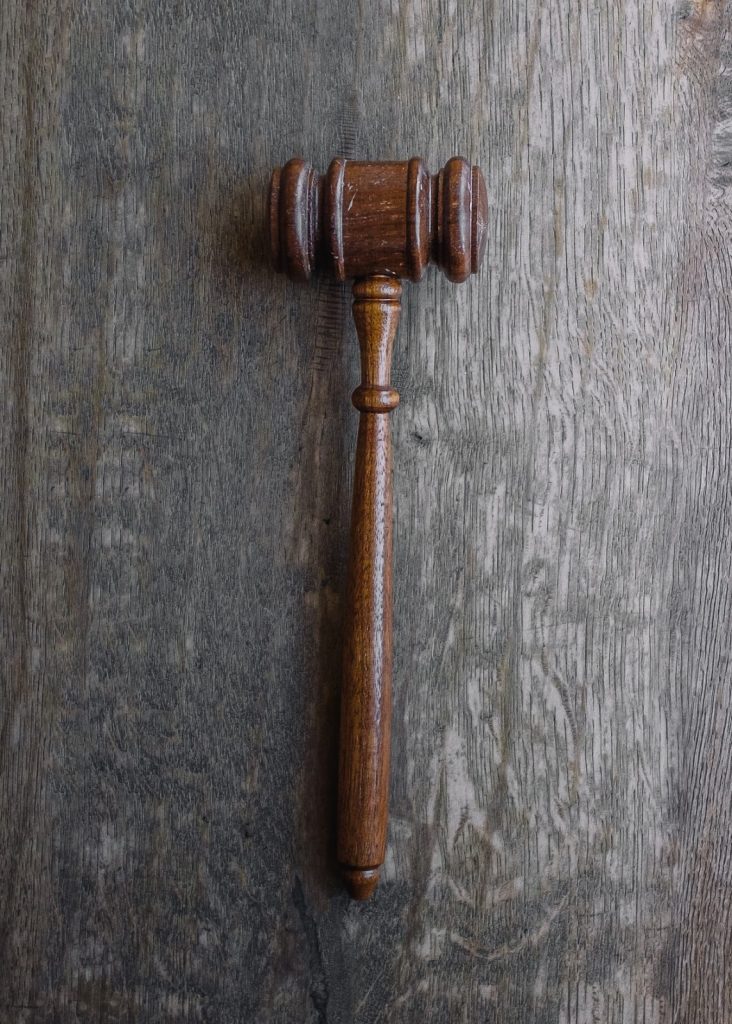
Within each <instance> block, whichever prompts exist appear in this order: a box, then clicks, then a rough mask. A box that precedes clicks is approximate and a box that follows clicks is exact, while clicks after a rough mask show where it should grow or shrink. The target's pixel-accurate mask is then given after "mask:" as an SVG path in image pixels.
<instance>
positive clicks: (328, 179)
mask: <svg viewBox="0 0 732 1024" xmlns="http://www.w3.org/2000/svg"><path fill="white" fill-rule="evenodd" d="M487 209H488V196H487V192H486V187H485V181H484V179H483V175H482V174H481V172H480V168H478V167H471V166H470V164H469V163H468V162H467V161H466V160H463V159H462V157H457V156H456V157H453V158H452V159H451V160H448V162H447V163H446V164H445V166H444V167H443V169H442V170H441V171H440V172H439V173H438V174H435V175H430V174H429V173H428V172H427V169H426V168H425V166H424V164H423V163H422V161H421V160H420V159H419V158H417V157H414V158H413V159H411V160H405V161H402V162H395V163H366V162H363V161H358V160H344V159H340V158H338V159H336V160H333V162H332V163H331V165H330V167H329V168H328V171H327V173H326V174H324V175H320V174H318V173H317V172H316V171H315V170H314V169H313V168H312V166H311V165H310V164H308V163H306V162H305V161H304V160H300V159H294V160H290V161H288V163H286V164H285V165H284V167H281V168H277V169H276V170H275V171H274V173H273V174H272V181H271V184H270V191H269V212H268V218H269V233H270V246H271V250H272V259H273V261H274V265H275V267H276V269H277V270H279V271H281V272H282V273H285V274H287V276H288V277H290V278H292V279H293V280H296V281H307V280H308V278H309V277H310V276H311V275H312V274H313V273H315V272H323V273H326V274H330V275H331V276H333V277H335V278H336V279H337V280H339V281H344V280H345V279H346V278H349V277H367V276H369V275H372V274H394V275H395V276H396V277H407V278H409V279H411V280H412V281H419V280H420V278H421V277H422V275H423V274H424V271H425V268H426V267H427V264H428V263H430V262H434V263H436V264H437V266H438V267H440V268H441V269H442V270H443V271H444V272H445V274H446V275H447V277H448V278H449V279H450V280H451V281H465V280H466V279H467V278H468V277H470V275H471V274H474V273H475V272H476V271H477V269H478V266H479V264H480V261H481V258H482V256H483V252H484V250H485V243H486V218H487Z"/></svg>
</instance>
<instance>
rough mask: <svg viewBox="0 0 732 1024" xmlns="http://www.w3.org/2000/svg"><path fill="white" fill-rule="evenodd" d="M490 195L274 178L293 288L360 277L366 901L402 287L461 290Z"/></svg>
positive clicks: (354, 560) (306, 169)
mask: <svg viewBox="0 0 732 1024" xmlns="http://www.w3.org/2000/svg"><path fill="white" fill-rule="evenodd" d="M487 206H488V199H487V193H486V187H485V181H484V180H483V175H482V174H481V172H480V170H479V168H477V167H471V166H470V164H468V163H467V161H465V160H463V159H462V158H461V157H453V158H452V159H451V160H448V162H447V163H446V164H445V166H444V168H443V169H442V170H441V171H440V172H439V174H436V175H434V176H431V175H430V174H428V172H427V170H426V168H425V166H424V164H423V163H422V161H421V160H419V159H417V158H414V159H412V160H408V161H403V162H397V163H365V162H361V161H356V160H344V159H336V160H333V162H332V163H331V165H330V167H329V168H328V171H327V173H326V174H325V175H322V176H321V175H319V174H317V173H316V171H314V170H313V168H312V167H311V166H310V164H308V163H306V162H305V161H304V160H299V159H295V160H290V161H289V162H288V163H286V164H285V165H284V167H282V168H277V169H276V170H275V171H274V173H273V174H272V181H271V184H270V192H269V210H268V218H269V232H270V244H271V249H272V258H273V261H274V265H275V267H276V269H277V270H279V271H282V272H283V273H285V274H287V275H288V277H291V278H292V279H293V280H295V281H307V280H308V278H309V277H310V276H311V275H312V274H313V273H314V272H324V273H327V274H329V275H331V276H333V277H335V278H336V279H337V280H338V281H344V280H346V278H355V279H356V280H355V282H354V285H353V297H354V298H353V318H354V320H355V322H356V332H357V334H358V340H359V345H360V349H361V383H360V384H359V386H358V387H357V388H356V390H355V391H354V393H353V404H354V405H355V407H356V408H357V409H358V410H359V412H360V414H361V415H360V418H359V427H358V442H357V446H356V468H355V476H354V482H353V507H352V513H351V548H350V556H349V564H348V589H347V599H346V611H345V620H344V643H343V687H342V695H341V731H340V762H339V785H338V861H339V864H340V868H341V872H342V874H343V878H344V880H345V883H346V885H347V887H348V890H349V892H350V893H351V895H352V896H353V897H354V898H355V899H358V900H364V899H367V897H368V896H370V895H371V893H372V892H373V891H374V889H375V888H376V885H377V883H378V880H379V870H380V868H381V865H382V864H383V863H384V855H385V851H386V832H387V820H388V797H389V751H390V739H391V664H392V628H391V619H392V484H391V475H392V474H391V462H392V455H391V430H390V426H389V413H390V412H391V411H392V410H393V409H395V408H396V406H397V405H398V404H399V395H398V393H397V392H396V391H395V390H394V388H393V387H392V386H391V383H390V376H391V358H392V350H393V347H394V337H395V335H396V330H397V325H398V323H399V313H400V310H401V295H402V286H401V282H400V278H402V277H408V278H409V279H410V280H412V281H419V280H420V278H421V277H422V275H423V273H424V271H425V268H426V267H427V264H428V263H430V261H432V262H434V263H436V264H437V265H438V266H439V267H441V268H442V270H443V271H444V272H445V274H446V275H447V277H448V278H449V279H450V280H451V281H465V280H466V279H467V278H468V277H469V276H470V275H471V274H474V273H475V272H476V271H477V269H478V266H479V264H480V261H481V258H482V256H483V250H484V249H485V242H486V215H487Z"/></svg>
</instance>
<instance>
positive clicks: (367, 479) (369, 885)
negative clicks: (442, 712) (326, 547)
mask: <svg viewBox="0 0 732 1024" xmlns="http://www.w3.org/2000/svg"><path fill="white" fill-rule="evenodd" d="M401 295H402V286H401V284H400V283H399V281H398V280H397V279H396V278H394V277H387V276H373V277H368V278H365V279H363V280H361V281H357V282H356V283H355V284H354V286H353V318H354V320H355V322H356V331H357V334H358V341H359V347H360V351H361V383H360V385H359V386H358V387H357V388H356V390H355V391H354V393H353V404H354V406H355V407H356V408H357V409H358V410H359V413H360V419H359V427H358V442H357V445H356V465H355V469H354V478H353V507H352V511H351V541H350V554H349V563H348V589H347V592H346V607H345V618H344V638H343V686H342V693H341V729H340V765H339V777H338V860H339V862H340V865H341V872H342V874H343V877H344V879H345V881H346V884H347V886H348V889H349V892H350V893H351V895H352V896H354V897H355V898H356V899H366V898H367V897H368V896H369V895H371V893H372V892H373V890H374V888H375V887H376V884H377V882H378V879H379V871H380V868H381V865H382V864H383V862H384V854H385V852H386V833H387V822H388V800H389V752H390V743H391V668H392V529H393V528H392V450H391V427H390V425H389V414H390V413H391V412H392V410H393V409H395V408H396V407H397V405H398V404H399V395H398V393H397V392H396V391H395V390H394V388H392V386H391V361H392V353H393V350H394V338H395V336H396V331H397V326H398V324H399V313H400V309H401Z"/></svg>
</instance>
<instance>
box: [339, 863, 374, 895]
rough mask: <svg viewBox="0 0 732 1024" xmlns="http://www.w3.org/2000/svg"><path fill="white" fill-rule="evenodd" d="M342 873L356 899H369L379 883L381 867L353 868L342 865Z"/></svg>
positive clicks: (349, 890)
mask: <svg viewBox="0 0 732 1024" xmlns="http://www.w3.org/2000/svg"><path fill="white" fill-rule="evenodd" d="M341 874H342V875H343V881H344V882H345V884H346V888H347V889H348V892H349V894H350V895H351V898H352V899H354V900H367V899H368V898H369V896H370V895H371V893H372V892H373V891H374V889H375V888H376V886H377V885H378V884H379V868H352V867H346V866H345V865H341Z"/></svg>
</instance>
